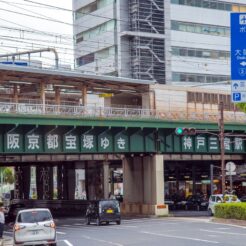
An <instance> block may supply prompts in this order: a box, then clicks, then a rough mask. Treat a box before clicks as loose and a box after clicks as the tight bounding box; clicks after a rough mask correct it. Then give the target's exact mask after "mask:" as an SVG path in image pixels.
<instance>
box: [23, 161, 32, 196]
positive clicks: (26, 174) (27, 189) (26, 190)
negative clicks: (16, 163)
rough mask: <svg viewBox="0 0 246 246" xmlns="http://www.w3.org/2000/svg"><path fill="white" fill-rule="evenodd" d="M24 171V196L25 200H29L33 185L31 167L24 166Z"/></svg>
mask: <svg viewBox="0 0 246 246" xmlns="http://www.w3.org/2000/svg"><path fill="white" fill-rule="evenodd" d="M21 169H22V182H23V195H22V197H23V198H24V199H29V195H30V183H31V167H30V166H24V167H21Z"/></svg>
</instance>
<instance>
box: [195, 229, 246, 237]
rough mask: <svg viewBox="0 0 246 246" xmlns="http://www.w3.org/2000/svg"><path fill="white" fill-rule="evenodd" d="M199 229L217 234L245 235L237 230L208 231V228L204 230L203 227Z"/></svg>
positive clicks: (245, 234)
mask: <svg viewBox="0 0 246 246" xmlns="http://www.w3.org/2000/svg"><path fill="white" fill-rule="evenodd" d="M200 231H205V232H212V233H218V234H227V235H237V236H246V233H238V232H228V231H210V230H205V229H200Z"/></svg>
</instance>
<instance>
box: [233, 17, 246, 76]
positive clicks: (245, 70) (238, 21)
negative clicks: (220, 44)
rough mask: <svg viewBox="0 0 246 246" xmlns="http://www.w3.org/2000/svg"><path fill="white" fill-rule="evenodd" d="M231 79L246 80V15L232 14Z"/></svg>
mask: <svg viewBox="0 0 246 246" xmlns="http://www.w3.org/2000/svg"><path fill="white" fill-rule="evenodd" d="M231 79H232V80H246V13H231Z"/></svg>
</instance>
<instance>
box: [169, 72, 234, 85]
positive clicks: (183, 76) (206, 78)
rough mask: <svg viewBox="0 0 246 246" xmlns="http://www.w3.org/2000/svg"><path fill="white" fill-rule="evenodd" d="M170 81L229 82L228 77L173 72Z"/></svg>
mask: <svg viewBox="0 0 246 246" xmlns="http://www.w3.org/2000/svg"><path fill="white" fill-rule="evenodd" d="M172 80H173V81H174V82H198V83H214V82H220V81H227V80H230V76H226V75H213V74H192V73H191V74H190V73H179V72H173V73H172Z"/></svg>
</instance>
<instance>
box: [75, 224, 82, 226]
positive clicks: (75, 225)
mask: <svg viewBox="0 0 246 246" xmlns="http://www.w3.org/2000/svg"><path fill="white" fill-rule="evenodd" d="M73 225H75V226H81V225H85V224H73Z"/></svg>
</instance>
